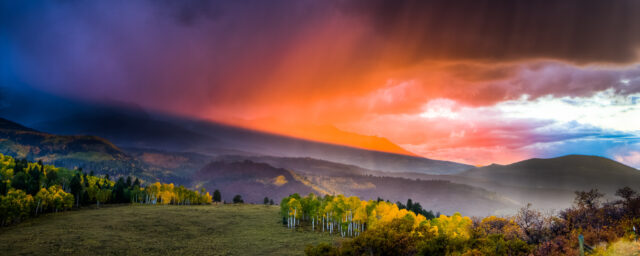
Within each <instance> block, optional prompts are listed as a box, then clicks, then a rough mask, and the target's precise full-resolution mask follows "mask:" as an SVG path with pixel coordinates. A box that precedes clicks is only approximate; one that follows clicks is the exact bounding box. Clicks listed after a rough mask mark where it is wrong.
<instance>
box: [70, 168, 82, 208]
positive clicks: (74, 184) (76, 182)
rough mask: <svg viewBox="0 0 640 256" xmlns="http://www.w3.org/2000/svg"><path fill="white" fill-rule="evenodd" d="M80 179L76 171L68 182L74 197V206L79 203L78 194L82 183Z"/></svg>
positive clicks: (80, 193) (79, 194)
mask: <svg viewBox="0 0 640 256" xmlns="http://www.w3.org/2000/svg"><path fill="white" fill-rule="evenodd" d="M80 179H81V178H80V173H76V175H73V178H71V184H69V187H70V188H71V194H73V196H74V197H75V199H76V207H78V205H79V204H80V196H81V195H82V183H81V182H80Z"/></svg>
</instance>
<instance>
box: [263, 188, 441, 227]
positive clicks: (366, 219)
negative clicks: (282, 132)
mask: <svg viewBox="0 0 640 256" xmlns="http://www.w3.org/2000/svg"><path fill="white" fill-rule="evenodd" d="M265 201H266V200H265ZM408 204H409V205H410V208H407V207H406V205H403V204H401V203H397V204H394V203H391V202H388V201H384V200H382V199H381V198H378V200H371V201H363V200H360V199H359V198H358V197H355V196H352V197H345V196H344V195H337V196H332V195H326V196H324V197H318V196H316V195H315V194H313V193H310V194H309V195H307V196H305V197H301V196H300V195H298V194H297V193H296V194H293V195H290V196H288V197H285V198H283V199H282V201H281V202H280V213H281V215H282V218H283V219H282V221H283V224H286V225H287V227H288V228H291V229H294V230H295V229H296V228H298V227H301V226H303V225H306V226H310V228H311V230H312V231H318V232H327V233H329V234H338V235H340V236H342V237H355V236H358V235H360V234H361V233H363V232H364V231H366V230H367V229H370V228H375V227H378V226H382V225H385V224H387V223H389V222H390V221H392V220H394V219H396V218H403V217H405V216H406V217H407V218H411V219H412V220H413V221H414V222H415V224H416V225H418V224H420V223H422V222H423V221H427V220H428V219H430V218H433V213H431V212H430V211H426V210H424V209H422V206H420V205H419V204H415V206H414V204H413V203H412V202H411V200H410V199H409V200H408ZM399 205H401V206H403V207H399ZM412 208H413V209H415V210H418V211H419V212H427V213H430V215H429V217H427V216H425V215H423V214H421V213H416V212H414V211H411V209H412Z"/></svg>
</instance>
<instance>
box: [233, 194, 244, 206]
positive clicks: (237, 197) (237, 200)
mask: <svg viewBox="0 0 640 256" xmlns="http://www.w3.org/2000/svg"><path fill="white" fill-rule="evenodd" d="M233 203H234V204H242V203H244V200H242V196H241V195H235V196H234V197H233Z"/></svg>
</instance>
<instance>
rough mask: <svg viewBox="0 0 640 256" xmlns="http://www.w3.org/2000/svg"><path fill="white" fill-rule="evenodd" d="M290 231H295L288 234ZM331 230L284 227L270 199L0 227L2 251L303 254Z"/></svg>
mask: <svg viewBox="0 0 640 256" xmlns="http://www.w3.org/2000/svg"><path fill="white" fill-rule="evenodd" d="M293 233H295V234H293ZM338 239H339V238H338V237H337V236H329V235H327V234H321V233H312V232H302V231H291V230H289V229H287V228H286V226H283V225H282V219H281V217H280V215H279V208H278V207H277V206H264V205H202V206H173V205H162V206H160V205H154V206H150V205H120V206H106V207H101V208H100V209H86V208H85V209H82V210H74V211H67V212H59V213H51V214H47V215H45V216H41V217H38V218H33V219H29V220H26V221H24V222H22V223H20V224H18V225H14V226H9V227H3V228H0V252H2V254H3V255H96V254H98V255H142V254H145V255H164V256H167V255H303V254H304V248H305V246H306V245H307V244H314V245H315V244H317V243H320V242H328V243H336V242H338Z"/></svg>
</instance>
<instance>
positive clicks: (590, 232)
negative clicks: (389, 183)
mask: <svg viewBox="0 0 640 256" xmlns="http://www.w3.org/2000/svg"><path fill="white" fill-rule="evenodd" d="M616 195H618V196H619V197H620V198H621V200H618V201H615V202H608V203H602V202H601V201H602V197H603V194H601V193H599V192H598V190H591V191H578V192H576V200H575V203H574V205H573V206H572V207H571V208H568V209H565V210H563V211H561V212H559V213H558V214H549V215H546V214H542V213H541V212H539V211H536V210H535V209H533V208H532V206H531V205H527V206H526V207H523V208H522V209H520V210H519V211H518V213H517V214H515V215H514V216H506V217H497V216H488V217H485V218H469V217H465V216H462V215H461V214H459V213H456V214H453V215H451V216H446V215H440V216H438V217H435V218H431V219H427V218H425V217H424V216H422V215H420V214H417V215H416V214H414V213H413V212H410V211H406V210H402V209H399V208H398V207H397V206H396V205H395V204H392V203H388V202H383V201H382V202H381V201H361V200H359V199H358V198H356V197H344V196H342V195H339V196H325V197H324V198H318V197H315V196H314V195H309V196H307V197H305V198H299V196H297V195H293V196H290V197H287V198H285V199H283V201H282V204H281V212H282V214H283V216H284V217H285V218H287V217H288V220H289V221H294V223H296V224H295V225H294V227H299V226H301V225H303V224H304V225H308V221H306V222H305V220H309V219H310V218H311V220H312V221H313V220H314V219H315V220H316V221H317V220H320V222H319V223H320V224H321V225H322V226H325V225H326V220H327V219H328V220H329V225H336V226H338V229H337V233H338V234H340V235H343V236H352V235H350V233H349V230H350V229H349V227H350V226H351V225H352V222H353V221H356V222H358V223H361V226H362V227H364V229H362V230H359V232H358V233H356V234H355V235H353V238H352V239H349V240H345V241H344V242H342V243H341V244H340V245H339V246H333V245H329V244H319V245H316V246H308V247H307V248H306V250H305V252H306V253H307V255H468V256H471V255H579V254H580V247H579V242H578V237H579V236H580V235H582V236H583V237H584V244H585V246H584V247H583V251H584V252H585V253H586V255H640V244H639V243H638V242H637V241H636V239H637V237H638V235H637V233H635V232H637V231H635V232H634V227H635V230H638V228H640V215H638V213H639V212H640V196H639V195H638V194H637V193H636V192H635V191H633V190H631V189H630V188H623V189H620V190H619V191H618V193H617V194H616ZM320 216H324V217H322V218H320ZM350 216H354V217H353V218H351V217H350ZM352 219H353V221H351V220H352ZM299 220H303V221H302V222H299ZM300 223H302V224H300ZM356 227H358V226H357V225H356ZM315 230H316V231H317V230H318V229H315Z"/></svg>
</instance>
